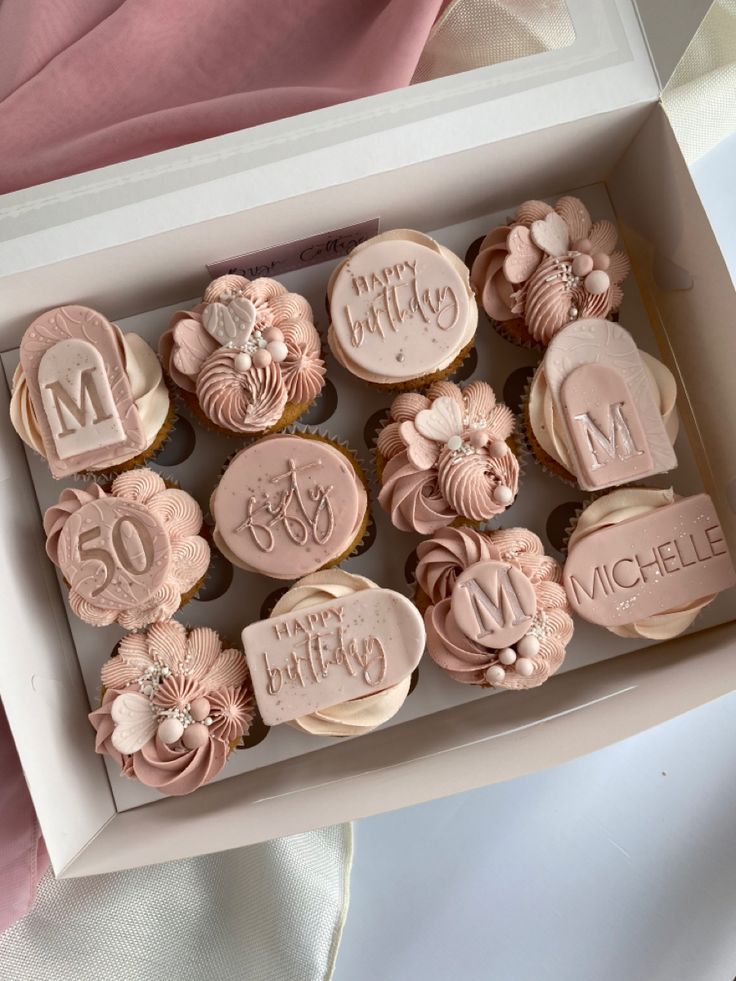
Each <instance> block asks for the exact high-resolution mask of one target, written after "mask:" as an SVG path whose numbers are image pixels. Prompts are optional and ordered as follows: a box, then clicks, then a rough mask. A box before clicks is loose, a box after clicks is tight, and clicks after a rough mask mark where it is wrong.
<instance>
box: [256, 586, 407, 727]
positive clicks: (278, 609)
mask: <svg viewBox="0 0 736 981" xmlns="http://www.w3.org/2000/svg"><path fill="white" fill-rule="evenodd" d="M377 589H378V587H377V586H376V584H375V583H374V582H372V581H371V580H370V579H365V578H364V577H363V576H356V575H353V574H352V573H349V572H343V570H342V569H329V570H325V571H322V572H315V573H312V575H309V576H305V577H304V579H301V580H300V581H299V582H298V583H295V584H294V585H293V586H292V587H291V589H289V590H288V591H287V592H286V593H284V595H283V596H282V597H281V598H280V599H279V601H278V603H277V604H276V606H275V607H274V609H273V612H272V614H271V616H272V617H281V616H283V615H284V614H294V615H295V616H296V617H300V618H304V619H307V618H308V617H309V614H310V611H311V612H312V613H314V611H315V610H317V609H324V607H325V605H326V604H330V603H331V602H332V601H334V600H348V601H349V600H350V597H353V596H355V595H356V594H358V595H363V594H365V593H366V592H372V591H373V590H377ZM381 592H386V591H384V590H381ZM417 620H418V618H417ZM267 622H268V621H266V623H267ZM328 622H329V621H328ZM418 626H419V628H420V630H421V622H419V623H418ZM246 629H247V628H246ZM244 633H245V632H244ZM412 633H414V631H412ZM415 636H416V635H415ZM421 649H422V642H421V638H420V644H419V645H418V653H419V655H421ZM385 653H386V657H387V659H388V658H391V659H392V660H393V658H394V656H396V657H398V658H400V659H401V658H403V659H404V660H405V659H406V652H405V651H403V650H397V649H396V644H395V643H393V642H392V643H389V644H388V645H387V647H386V651H385ZM414 656H415V657H416V658H417V660H418V657H417V652H416V651H415V655H414ZM412 666H413V665H412ZM410 684H411V669H410V668H409V669H408V670H407V673H406V676H405V677H404V678H402V679H401V680H400V681H397V682H396V683H395V684H392V685H388V686H387V687H383V688H380V689H379V690H375V688H374V689H373V690H372V691H368V692H367V693H364V694H362V695H361V696H360V697H358V698H350V699H347V700H344V701H340V702H338V704H335V705H330V706H322V707H321V708H318V709H315V710H314V711H312V712H309V713H307V714H305V715H300V716H298V717H297V718H295V719H292V720H291V721H290V722H289V723H288V725H291V726H293V727H294V728H295V729H299V730H300V731H302V732H307V733H310V734H311V735H315V736H333V737H342V736H360V735H363V734H365V733H367V732H371V731H372V730H373V729H375V728H377V727H378V726H380V725H383V724H384V723H385V722H388V720H389V719H392V718H393V717H394V715H396V713H397V712H398V711H399V709H400V708H401V706H402V705H403V704H404V702H405V700H406V696H407V695H408V693H409V687H410Z"/></svg>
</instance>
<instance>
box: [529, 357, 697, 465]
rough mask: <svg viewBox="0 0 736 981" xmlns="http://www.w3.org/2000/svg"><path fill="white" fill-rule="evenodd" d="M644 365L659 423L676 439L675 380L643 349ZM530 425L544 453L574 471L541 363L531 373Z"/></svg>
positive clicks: (562, 424) (672, 439)
mask: <svg viewBox="0 0 736 981" xmlns="http://www.w3.org/2000/svg"><path fill="white" fill-rule="evenodd" d="M639 355H640V357H641V360H642V362H643V364H644V368H645V369H646V372H647V374H648V376H649V379H650V381H651V384H652V393H653V395H654V398H655V401H656V403H657V405H658V406H659V411H660V413H661V414H662V422H663V423H664V428H665V430H666V432H667V435H668V436H669V438H670V441H671V442H672V443H673V444H674V442H675V440H676V438H677V432H678V428H679V421H678V417H677V409H676V404H677V383H676V381H675V378H674V375H673V374H672V372H671V371H670V370H669V368H667V367H666V366H665V365H663V364H662V362H661V361H658V360H657V359H656V358H653V357H652V355H651V354H647V352H646V351H639ZM528 411H529V424H530V425H531V428H532V432H533V433H534V438H535V439H536V440H537V442H538V443H539V445H540V446H541V447H542V449H543V450H544V452H545V453H546V454H547V455H548V456H550V457H552V459H553V460H556V461H557V463H559V464H560V465H561V466H563V467H564V468H565V470H567V471H568V472H569V473H571V474H572V473H573V472H574V464H573V461H572V459H571V457H570V451H569V449H568V447H567V443H566V441H565V427H564V423H562V422H561V420H560V418H559V415H558V413H557V411H556V409H555V405H554V401H553V399H552V393H551V392H550V390H549V386H548V385H547V378H546V376H545V373H544V364H540V366H539V367H538V368H537V370H536V372H535V373H534V377H533V379H532V383H531V387H530V389H529V400H528Z"/></svg>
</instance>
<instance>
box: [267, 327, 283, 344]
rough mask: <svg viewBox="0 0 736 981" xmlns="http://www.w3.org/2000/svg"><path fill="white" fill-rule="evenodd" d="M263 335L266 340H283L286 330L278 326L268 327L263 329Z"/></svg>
mask: <svg viewBox="0 0 736 981" xmlns="http://www.w3.org/2000/svg"><path fill="white" fill-rule="evenodd" d="M263 337H264V340H266V341H283V339H284V332H283V331H282V330H279V328H278V327H268V328H266V330H264V331H263Z"/></svg>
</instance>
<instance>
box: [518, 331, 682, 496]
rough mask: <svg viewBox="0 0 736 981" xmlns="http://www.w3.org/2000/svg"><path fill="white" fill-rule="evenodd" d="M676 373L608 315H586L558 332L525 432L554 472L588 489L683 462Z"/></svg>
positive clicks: (537, 378)
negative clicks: (679, 455)
mask: <svg viewBox="0 0 736 981" xmlns="http://www.w3.org/2000/svg"><path fill="white" fill-rule="evenodd" d="M676 400H677V384H676V382H675V379H674V377H673V375H672V373H671V372H670V371H669V369H668V368H666V367H665V366H664V365H663V364H662V363H661V362H659V361H657V359H656V358H653V357H652V356H651V355H649V354H646V353H645V352H644V351H640V350H638V349H637V347H636V344H635V343H634V341H633V339H632V337H631V335H630V334H629V333H628V331H626V330H625V329H624V328H623V327H622V326H621V325H620V324H615V323H612V322H611V321H609V320H579V321H576V322H575V323H572V324H570V325H568V326H567V327H565V328H564V329H563V330H561V331H560V332H559V333H558V334H556V335H555V336H554V337H553V338H552V341H551V342H550V345H549V347H548V348H547V350H546V352H545V355H544V359H543V361H542V363H541V364H540V365H539V367H538V368H537V370H536V372H535V374H534V377H533V379H532V382H531V385H530V388H529V392H528V395H527V397H526V400H525V408H524V431H525V435H526V438H527V442H528V444H529V447H530V449H531V451H532V454H533V455H534V457H535V458H536V459H537V461H538V462H539V463H541V464H542V466H543V467H544V468H545V469H546V470H548V471H549V472H550V473H552V474H554V475H555V476H557V477H560V478H561V479H563V480H566V481H568V482H570V483H578V484H579V485H580V487H582V488H583V490H589V491H597V490H603V489H605V488H607V487H614V486H616V485H617V484H625V483H629V482H630V481H632V480H642V479H643V478H644V477H650V476H652V475H653V474H657V473H666V472H667V471H668V470H672V469H673V468H674V467H676V466H677V458H676V457H675V452H674V449H673V444H674V441H675V438H676V437H677V429H678V420H677V412H676V410H675V403H676Z"/></svg>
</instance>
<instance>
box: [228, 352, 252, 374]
mask: <svg viewBox="0 0 736 981" xmlns="http://www.w3.org/2000/svg"><path fill="white" fill-rule="evenodd" d="M252 364H253V359H252V358H251V356H250V355H249V354H246V353H245V351H241V353H240V354H236V355H235V359H234V360H233V368H235V370H236V371H250V366H251V365H252Z"/></svg>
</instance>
